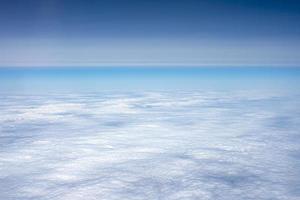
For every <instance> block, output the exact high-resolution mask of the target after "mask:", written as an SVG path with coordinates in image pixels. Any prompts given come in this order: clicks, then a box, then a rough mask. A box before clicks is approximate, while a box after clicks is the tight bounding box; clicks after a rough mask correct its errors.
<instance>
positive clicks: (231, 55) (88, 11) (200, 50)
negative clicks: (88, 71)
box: [0, 0, 300, 67]
mask: <svg viewBox="0 0 300 200" xmlns="http://www.w3.org/2000/svg"><path fill="white" fill-rule="evenodd" d="M0 5H1V6H0V27H1V31H0V66H1V67H14V66H26V67H39V66H43V67H44V66H47V67H49V66H55V67H57V66H80V67H84V66H120V65H122V66H125V65H126V66H142V65H143V66H281V67H285V66H299V63H300V53H299V52H300V49H299V48H300V45H299V44H300V3H299V1H297V0H264V1H261V0H244V1H242V0H219V1H217V0H210V1H196V0H195V1H194V0H186V1H180V0H173V1H166V0H161V1H160V0H153V1H146V0H145V1H138V0H109V1H108V0H102V1H96V0H88V1H86V0H50V1H38V0H27V1H22V0H1V1H0Z"/></svg>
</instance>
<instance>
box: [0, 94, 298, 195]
mask: <svg viewBox="0 0 300 200" xmlns="http://www.w3.org/2000/svg"><path fill="white" fill-rule="evenodd" d="M0 98H1V99H0V110H1V115H0V124H1V126H0V145H1V146H0V150H1V151H0V199H6V200H12V199H13V200H17V199H22V200H26V199H57V200H59V199H64V200H68V199H70V200H77V199H86V200H94V199H103V200H104V199H109V200H114V199H170V200H173V199H178V200H179V199H181V200H182V199H191V200H192V199H197V200H199V199H201V200H202V199H203V200H206V199H208V200H210V199H214V200H215V199H222V200H235V199H237V200H238V199H249V200H250V199H262V200H263V199H278V200H279V199H280V200H296V199H299V198H300V192H299V191H300V187H299V185H300V178H299V177H300V145H299V143H300V132H299V125H300V110H299V107H300V105H299V104H300V103H299V96H298V95H291V94H283V93H282V94H279V93H261V92H250V91H247V92H203V91H190V92H183V91H182V92H180V91H177V92H175V91H174V92H162V91H159V92H140V93H134V92H131V93H97V94H96V93H93V94H82V93H81V94H63V95H55V94H53V95H43V96H34V95H2V96H1V97H0Z"/></svg>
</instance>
